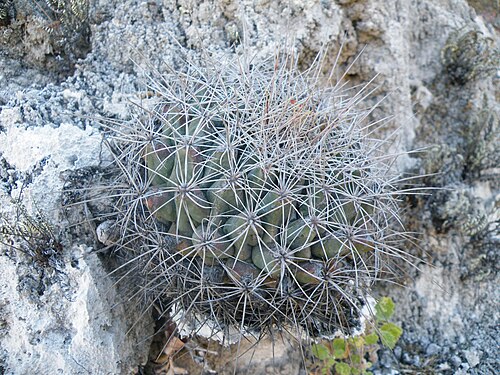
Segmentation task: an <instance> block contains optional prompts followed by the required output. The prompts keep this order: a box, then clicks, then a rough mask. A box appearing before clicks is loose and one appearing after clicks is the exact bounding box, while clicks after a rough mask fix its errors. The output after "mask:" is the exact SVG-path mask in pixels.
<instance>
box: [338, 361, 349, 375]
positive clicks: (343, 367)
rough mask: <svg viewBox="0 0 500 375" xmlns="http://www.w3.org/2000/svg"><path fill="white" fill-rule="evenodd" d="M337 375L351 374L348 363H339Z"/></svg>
mask: <svg viewBox="0 0 500 375" xmlns="http://www.w3.org/2000/svg"><path fill="white" fill-rule="evenodd" d="M335 373H336V374H338V375H349V374H350V373H351V366H349V365H348V364H347V363H344V362H339V363H337V364H336V365H335Z"/></svg>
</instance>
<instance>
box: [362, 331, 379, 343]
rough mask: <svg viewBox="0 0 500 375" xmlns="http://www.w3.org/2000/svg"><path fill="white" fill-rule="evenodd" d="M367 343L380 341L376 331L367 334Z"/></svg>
mask: <svg viewBox="0 0 500 375" xmlns="http://www.w3.org/2000/svg"><path fill="white" fill-rule="evenodd" d="M365 342H366V345H375V344H376V343H377V342H378V335H377V334H376V333H375V332H374V333H370V334H369V335H366V336H365Z"/></svg>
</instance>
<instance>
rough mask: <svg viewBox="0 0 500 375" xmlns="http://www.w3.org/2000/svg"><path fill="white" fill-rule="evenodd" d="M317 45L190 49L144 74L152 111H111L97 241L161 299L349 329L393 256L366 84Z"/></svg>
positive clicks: (242, 318) (155, 300) (219, 322)
mask: <svg viewBox="0 0 500 375" xmlns="http://www.w3.org/2000/svg"><path fill="white" fill-rule="evenodd" d="M323 58H324V55H322V56H319V57H318V59H317V60H316V61H315V62H314V64H312V66H311V67H310V68H309V69H308V70H306V71H303V72H300V71H299V70H298V68H297V58H296V56H294V55H292V56H290V55H287V54H285V53H282V54H279V55H277V56H276V57H275V58H274V60H268V61H263V62H261V63H257V62H252V63H249V62H248V60H247V59H246V57H241V58H232V57H226V58H225V59H224V60H223V61H217V62H214V61H211V62H206V63H204V64H201V65H197V64H190V65H188V67H187V68H186V70H185V71H183V72H172V73H170V74H166V75H163V76H161V77H159V76H155V77H153V78H152V79H151V82H150V85H151V87H150V90H151V92H154V94H155V106H154V109H153V110H145V113H146V116H145V117H147V118H145V119H143V120H137V121H136V122H133V123H128V124H122V125H119V124H111V123H110V124H111V125H110V126H109V130H110V132H109V136H108V137H107V142H108V144H109V145H110V149H111V150H112V151H113V153H114V155H115V156H116V165H117V167H118V170H119V172H118V173H117V174H116V176H117V177H116V180H115V181H114V182H113V184H112V186H110V187H109V190H107V192H106V193H105V196H106V197H113V198H114V199H115V207H116V212H115V214H116V221H115V225H114V227H115V230H116V233H117V235H116V236H115V237H114V240H113V241H111V242H109V241H108V242H107V243H113V244H114V245H115V246H116V247H117V248H118V250H119V253H120V254H123V255H125V256H126V258H127V259H129V261H128V262H127V265H128V266H130V265H133V267H132V269H130V270H129V271H128V272H134V273H136V274H137V273H139V274H141V275H142V280H143V281H142V282H143V284H142V285H141V287H140V291H139V292H138V293H142V294H144V295H145V296H146V297H147V298H148V301H149V303H150V304H151V305H152V304H155V305H156V306H158V307H159V309H160V311H161V312H162V313H163V314H171V315H175V314H178V315H179V314H180V315H181V316H182V318H181V320H182V321H183V322H186V321H187V320H189V319H194V320H198V321H199V322H198V323H200V324H202V323H203V322H204V321H211V323H213V324H215V326H216V327H217V329H220V330H222V331H227V330H229V329H230V328H234V327H237V328H238V330H239V331H240V332H241V333H242V334H245V333H247V332H250V331H255V330H257V331H260V332H264V331H265V330H266V329H271V328H273V327H274V328H275V327H278V328H279V327H282V328H283V327H292V328H293V329H294V330H295V331H296V332H298V335H302V334H304V333H305V334H306V335H310V336H321V335H330V334H333V333H335V332H337V331H338V330H340V331H341V332H343V333H349V332H350V329H351V327H355V326H356V325H357V324H358V318H359V310H360V308H361V307H362V306H363V305H364V304H365V303H366V301H365V300H366V296H367V293H368V292H369V288H370V286H371V284H372V283H373V282H374V281H375V280H377V279H379V278H380V277H381V275H383V274H384V273H386V272H388V271H389V272H390V267H387V266H386V265H387V264H388V263H387V260H388V259H389V258H391V257H392V258H394V257H396V258H401V257H404V252H403V251H402V250H400V249H399V248H398V244H399V241H400V240H401V236H402V235H403V231H402V229H401V228H400V227H398V224H399V219H398V209H397V206H398V205H397V202H396V196H397V192H396V188H395V184H396V183H397V177H396V176H394V175H392V174H391V172H390V165H389V164H390V162H392V160H393V158H392V157H387V156H384V155H383V154H382V151H381V150H382V149H383V143H384V141H377V140H375V139H372V137H371V132H372V126H373V125H374V124H372V125H369V124H366V122H367V117H368V116H369V114H370V108H369V109H366V110H364V109H362V108H361V106H360V102H361V101H362V99H363V98H364V97H365V96H366V95H368V94H369V93H366V89H365V88H362V89H360V90H358V91H356V90H348V89H345V88H344V86H343V85H341V84H336V85H333V86H332V85H331V80H326V81H322V80H321V78H320V77H321V75H320V72H321V69H322V68H323V63H322V61H323V60H324V59H323ZM208 61H209V60H208ZM107 217H109V216H107ZM394 223H395V224H396V226H395V225H394ZM108 238H109V236H108ZM213 324H212V326H213Z"/></svg>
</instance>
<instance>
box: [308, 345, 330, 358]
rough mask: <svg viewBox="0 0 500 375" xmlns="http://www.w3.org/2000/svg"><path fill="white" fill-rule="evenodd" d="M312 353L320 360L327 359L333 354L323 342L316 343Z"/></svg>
mask: <svg viewBox="0 0 500 375" xmlns="http://www.w3.org/2000/svg"><path fill="white" fill-rule="evenodd" d="M312 353H313V355H314V356H315V357H316V358H318V359H319V360H320V361H325V360H326V359H328V358H329V357H330V356H331V354H330V351H329V350H328V348H327V347H326V346H324V345H323V344H314V345H313V346H312Z"/></svg>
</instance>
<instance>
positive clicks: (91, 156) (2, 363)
mask: <svg viewBox="0 0 500 375" xmlns="http://www.w3.org/2000/svg"><path fill="white" fill-rule="evenodd" d="M29 3H30V2H24V1H19V2H17V3H16V1H14V2H13V4H14V6H16V4H17V6H18V8H22V7H23V11H22V12H21V11H19V12H18V15H17V18H15V19H14V17H13V18H12V19H10V20H9V22H8V23H7V22H4V21H2V22H1V23H0V25H1V26H0V40H1V42H2V48H1V50H0V67H1V69H0V80H1V84H0V105H1V107H0V201H1V209H0V210H1V211H0V212H1V214H2V218H4V219H5V220H7V222H9V223H13V222H15V221H16V217H15V214H16V209H17V208H18V206H16V204H15V203H13V199H17V198H19V197H20V196H21V197H22V200H23V202H24V205H25V206H26V208H27V210H28V214H30V215H36V212H38V210H39V211H41V212H42V213H43V215H44V217H46V219H47V220H48V221H50V222H51V223H52V224H53V226H54V227H55V228H56V229H57V230H56V232H57V238H58V239H59V238H60V242H61V247H58V248H56V249H55V250H57V251H54V252H53V253H50V252H49V253H43V252H42V254H41V258H40V257H38V258H36V257H35V258H34V257H33V254H32V253H30V252H29V251H28V252H27V251H26V249H25V248H24V247H23V246H22V245H20V244H18V243H15V244H14V245H16V247H17V248H19V249H21V250H24V251H20V250H19V251H16V250H14V249H13V247H12V246H10V245H9V246H7V245H6V244H4V245H0V247H1V249H2V253H1V258H0V269H1V271H2V272H1V273H0V284H1V285H2V288H1V291H2V292H1V294H0V322H1V324H0V343H1V344H0V347H1V351H0V370H2V371H3V372H5V373H7V374H26V373H35V372H36V373H47V374H55V373H71V374H73V373H74V374H78V373H82V374H85V373H111V374H121V373H127V372H130V371H132V370H133V369H137V368H139V367H140V366H141V365H142V364H144V362H145V360H146V358H147V355H148V352H149V351H150V341H151V340H149V337H150V336H151V333H152V329H153V327H152V323H151V318H150V317H149V315H148V314H146V315H143V316H140V312H139V311H138V310H136V309H135V307H134V305H133V304H128V305H127V302H124V301H123V300H125V299H126V298H125V297H124V296H123V295H122V296H120V290H119V289H118V290H117V291H115V289H114V287H113V281H112V280H111V279H109V278H107V277H106V276H105V275H106V274H107V272H108V271H107V268H106V266H105V264H103V260H104V263H106V259H105V258H102V257H101V258H99V257H98V256H97V255H96V254H95V252H94V251H91V250H96V249H97V248H98V245H97V242H96V241H95V239H94V238H93V236H92V231H91V229H90V228H88V227H87V226H86V225H84V224H81V225H79V226H76V227H75V226H70V223H69V221H68V218H67V217H66V216H65V215H63V212H62V211H61V209H60V207H61V204H62V203H63V201H64V196H63V194H62V189H63V186H64V185H65V183H67V180H68V178H73V179H74V178H76V177H75V176H77V177H78V176H80V178H81V179H89V178H93V177H95V175H96V174H98V173H100V171H102V168H103V167H105V165H106V162H107V159H108V156H107V155H106V153H105V151H104V150H103V149H102V147H101V143H100V135H99V133H100V132H101V131H103V128H102V126H101V125H100V124H99V121H97V119H98V118H99V117H107V118H112V119H119V120H127V119H128V118H130V115H131V112H132V111H133V106H130V105H129V103H130V102H136V103H137V102H140V100H141V98H143V94H144V93H145V91H146V84H145V82H146V80H145V78H144V77H145V76H146V75H147V74H148V73H149V72H151V71H152V70H157V71H158V72H160V73H161V72H164V71H166V70H167V69H169V68H173V69H182V67H183V59H185V58H192V59H200V58H203V53H206V52H210V53H218V52H220V51H229V52H233V51H236V50H238V49H239V48H243V46H242V45H241V43H240V37H244V42H243V43H244V44H245V48H248V49H250V50H251V51H252V52H253V53H254V54H255V55H256V58H260V57H267V56H269V55H272V54H273V53H274V51H275V49H276V48H279V47H280V46H283V44H284V43H285V42H289V43H293V46H294V47H295V48H296V49H297V50H298V52H299V53H300V54H301V56H302V57H301V64H302V65H303V66H307V65H308V62H310V61H311V60H312V59H313V58H314V56H315V54H316V53H317V52H318V51H319V50H320V48H321V46H322V45H323V44H325V43H329V44H330V46H331V52H330V54H329V55H328V60H329V61H331V62H333V61H334V60H335V57H336V55H337V51H338V49H339V45H340V44H341V43H343V48H342V50H341V54H340V59H339V66H338V71H339V75H340V74H341V73H343V71H344V69H345V68H346V67H347V66H348V65H350V64H351V63H352V66H351V68H350V70H349V72H348V74H347V78H348V80H349V82H350V84H360V83H364V82H368V81H369V80H371V79H372V78H373V77H376V78H375V80H374V82H375V83H376V84H377V85H378V87H377V90H376V91H375V92H374V93H373V95H372V96H371V97H370V98H369V99H368V102H367V103H368V104H373V103H376V102H378V101H379V100H380V99H381V98H383V97H385V96H387V98H385V100H384V101H383V102H382V103H381V104H380V105H379V107H378V109H377V110H376V111H375V112H374V114H373V118H374V119H381V118H384V117H387V116H393V118H392V120H391V121H390V122H389V124H388V125H387V126H386V127H385V128H384V129H383V130H382V131H381V135H383V134H388V133H390V132H392V131H395V130H398V131H399V141H398V142H396V143H395V144H394V145H393V146H392V151H396V152H398V151H408V150H413V149H418V148H420V147H427V150H426V151H425V152H423V153H415V154H412V155H411V156H406V157H403V158H401V159H400V163H399V165H398V167H399V168H400V169H401V171H402V172H408V173H427V174H433V175H431V176H429V177H426V178H424V179H422V180H421V181H420V184H421V185H422V184H423V185H425V186H427V187H439V188H443V189H442V190H430V191H428V193H429V194H428V195H426V196H417V197H415V198H414V199H409V200H408V202H406V203H407V205H408V206H409V209H408V210H407V211H408V215H407V226H408V228H409V230H412V231H415V232H418V233H419V234H418V235H417V239H416V240H415V242H416V243H417V244H418V246H412V245H408V249H409V251H410V252H412V253H413V254H415V255H417V256H420V257H422V258H423V262H421V263H420V264H419V267H418V269H414V270H408V276H407V277H406V278H402V279H401V280H399V282H400V283H402V284H405V286H404V287H398V286H394V285H392V284H391V285H390V286H381V290H380V294H381V295H390V296H391V297H392V298H393V299H394V300H395V302H396V305H397V319H398V322H399V323H400V324H401V325H402V326H403V328H404V335H403V338H402V339H401V341H400V342H399V344H398V346H397V347H396V349H395V350H394V352H393V353H389V352H381V353H379V358H380V360H379V363H378V364H377V367H376V368H375V371H378V372H379V373H381V374H385V373H390V371H391V370H393V371H403V370H405V371H414V372H417V371H427V370H429V371H435V372H436V373H443V374H448V373H449V374H451V373H455V374H466V373H470V374H489V373H491V374H494V373H498V372H499V371H500V365H499V363H498V347H499V346H500V345H499V334H498V327H497V322H498V321H499V318H500V316H499V311H500V309H499V307H500V306H499V303H498V301H499V291H498V288H497V287H496V286H497V285H498V283H499V276H498V261H499V255H498V254H499V253H500V248H499V246H500V245H499V241H500V239H499V232H498V231H499V230H498V220H499V219H500V217H499V216H500V214H499V209H500V201H499V200H500V191H499V188H500V186H499V184H498V176H499V174H500V173H499V172H500V171H499V170H498V165H499V163H500V157H499V155H498V144H499V136H498V134H499V123H498V113H500V104H499V99H500V92H499V87H500V85H499V79H500V78H499V73H498V55H497V56H496V58H495V57H494V55H493V49H494V48H495V46H496V48H498V44H499V27H500V26H499V25H500V20H499V15H498V12H499V9H498V5H495V4H494V3H495V2H490V3H489V2H485V1H469V2H467V1H465V0H420V1H414V2H410V1H406V0H397V1H381V0H360V1H356V0H338V1H325V0H321V1H320V0H318V1H305V0H295V1H286V2H274V1H266V0H261V1H253V0H252V1H250V0H244V1H232V0H207V1H192V0H178V1H173V0H164V1H160V0H154V1H138V0H125V1H114V0H113V1H104V0H94V1H90V8H89V9H90V11H89V17H88V19H86V22H87V23H88V26H89V27H90V31H91V36H90V43H91V48H90V52H88V54H86V55H85V53H86V52H87V50H86V49H85V46H82V47H81V48H80V45H74V46H73V45H72V46H71V48H66V49H64V48H62V49H60V50H57V49H56V48H55V47H54V46H53V45H52V44H51V43H54V41H53V40H51V41H50V42H47V41H46V40H45V39H44V37H47V38H48V36H46V35H45V34H44V33H43V32H38V33H37V32H36V31H33V30H36V27H38V28H40V22H41V21H40V19H37V20H35V18H34V17H31V15H30V11H29V7H28V6H29V5H28V4H29ZM11 14H12V13H11ZM42 21H43V22H48V20H47V19H45V20H42ZM43 22H42V26H43V25H44V24H43ZM23 28H26V30H27V31H26V33H24V34H23V33H22V32H21V31H20V30H24V29H23ZM42 29H43V30H45V29H44V28H43V27H42ZM44 35H45V36H44ZM35 36H36V37H35ZM488 38H490V39H491V42H490V41H489V39H488ZM65 42H66V43H77V42H76V41H75V40H74V39H71V38H67V39H66V41H65ZM19 43H21V44H19ZM179 44H180V45H182V46H184V47H187V48H188V50H189V51H190V52H189V53H188V56H185V54H182V53H180V46H179ZM21 47H22V48H21ZM75 51H76V52H75ZM82 51H84V52H85V53H83V55H85V57H84V58H83V59H81V60H76V58H77V57H78V56H79V53H78V52H82ZM361 51H362V53H361V54H360V52H361ZM202 52H203V53H202ZM58 54H59V56H62V57H61V59H63V61H65V62H67V63H65V64H57V63H55V62H57V61H60V59H58V58H57V56H58ZM357 56H359V57H358V58H357V59H356V57H357ZM495 65H496V71H495V69H489V68H492V67H495ZM68 67H69V68H68ZM70 68H71V70H70ZM495 145H497V146H496V147H495ZM82 168H84V171H86V172H85V173H84V172H80V174H78V173H77V174H75V173H76V172H75V171H76V170H81V169H82ZM495 178H496V180H495ZM69 215H73V214H71V213H70V214H69ZM74 215H76V214H74ZM73 219H74V218H73ZM80 220H81V221H82V222H83V221H84V217H80ZM71 222H74V221H73V220H71ZM495 222H496V224H495ZM2 225H3V226H4V227H5V226H6V224H5V221H4V222H2ZM495 225H496V226H495ZM2 239H3V242H6V240H5V239H4V237H2ZM115 305H117V306H118V307H115ZM113 307H115V308H113ZM136 322H139V323H138V324H134V323H136ZM264 345H268V346H264ZM193 351H194V352H196V349H193ZM272 351H273V348H272V346H271V345H270V344H263V345H262V346H261V347H259V348H258V350H256V351H255V356H254V357H253V360H252V361H251V364H250V365H248V362H245V361H243V360H242V361H239V366H240V370H239V373H245V371H246V372H247V373H280V372H281V373H286V374H291V373H299V370H298V369H299V367H300V366H299V365H298V364H299V358H300V355H299V354H297V353H295V354H290V350H289V349H279V350H278V349H276V350H275V351H274V352H275V355H276V357H277V359H276V361H271V362H270V361H269V360H262V361H261V360H260V359H259V356H261V357H260V358H265V357H266V355H269V353H271V352H272ZM221 353H222V352H221ZM224 353H226V352H224ZM280 353H281V354H280ZM156 354H157V353H156ZM221 355H222V354H221ZM280 355H281V359H280ZM219 357H220V356H219ZM226 358H227V357H226ZM283 358H291V359H290V360H288V361H287V360H283ZM224 363H226V362H225V361H224V360H219V362H217V361H213V362H212V363H206V364H205V369H208V368H210V367H211V366H213V367H214V368H216V367H217V366H219V367H218V368H217V369H218V370H219V371H220V373H223V370H222V369H221V368H223V365H222V364H224ZM259 364H260V365H262V366H261V367H260V368H259V367H258V366H259ZM198 369H199V368H198ZM193 371H201V370H193ZM193 373H196V372H193Z"/></svg>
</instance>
